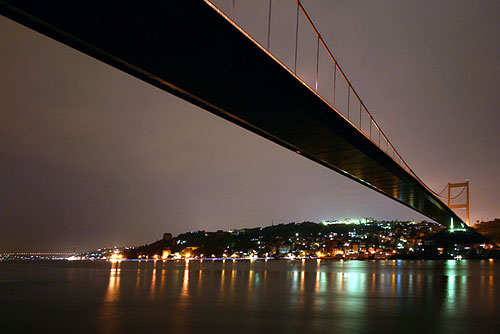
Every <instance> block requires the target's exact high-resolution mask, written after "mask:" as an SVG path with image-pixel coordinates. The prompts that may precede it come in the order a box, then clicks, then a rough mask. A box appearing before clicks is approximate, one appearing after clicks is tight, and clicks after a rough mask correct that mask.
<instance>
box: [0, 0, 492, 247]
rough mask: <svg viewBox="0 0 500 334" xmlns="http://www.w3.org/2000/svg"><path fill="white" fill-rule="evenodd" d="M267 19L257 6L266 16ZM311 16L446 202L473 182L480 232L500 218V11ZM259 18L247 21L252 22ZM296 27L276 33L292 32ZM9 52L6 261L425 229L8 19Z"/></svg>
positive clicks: (378, 200) (385, 202) (332, 11)
mask: <svg viewBox="0 0 500 334" xmlns="http://www.w3.org/2000/svg"><path fill="white" fill-rule="evenodd" d="M239 2H240V3H241V0H237V1H236V4H237V6H238V3H239ZM285 2H291V3H292V5H293V3H294V1H291V0H287V1H285V0H283V1H274V2H273V3H276V6H277V7H276V8H279V6H283V8H285V7H286V4H284V3H285ZM218 3H223V1H218ZM226 3H230V1H226ZM248 3H249V2H247V4H248ZM252 3H253V2H252ZM265 3H267V2H262V1H260V2H259V1H257V2H255V6H257V7H256V8H261V9H262V10H261V9H259V10H260V11H261V12H263V13H265V9H266V8H267V7H266V6H265ZM304 5H305V7H306V8H307V9H308V11H309V13H310V15H311V16H312V18H313V19H314V21H315V23H316V24H317V25H318V26H319V28H320V31H321V33H322V36H323V38H324V39H325V40H326V41H327V42H328V44H329V46H330V47H331V49H332V50H333V52H334V54H335V56H336V58H337V60H338V61H339V63H340V64H341V66H342V67H343V69H344V70H345V71H346V72H347V74H348V76H349V78H350V79H351V81H352V83H353V85H354V87H355V88H356V90H357V91H358V93H359V94H360V95H361V97H362V98H363V100H364V102H365V104H366V105H367V106H368V108H369V109H370V110H371V111H372V113H373V115H374V116H375V118H376V120H377V122H378V123H379V124H380V125H381V126H382V129H383V130H384V131H385V133H386V134H387V136H388V137H389V139H390V140H391V141H392V143H393V144H394V145H395V147H396V148H397V149H398V151H399V152H400V153H401V154H402V156H403V157H404V158H405V160H406V161H407V162H408V164H409V165H410V166H411V167H412V168H413V170H414V171H415V172H416V173H417V174H418V175H419V176H420V178H421V179H423V180H424V182H425V183H426V184H427V185H428V186H430V187H431V188H432V189H434V190H435V191H440V190H441V189H442V188H443V187H444V186H445V184H446V183H447V182H448V181H449V180H450V181H453V182H462V181H464V180H465V179H467V178H468V179H469V180H470V190H471V220H472V221H473V222H475V221H476V220H481V219H484V220H486V219H493V218H495V217H500V205H499V204H500V199H499V197H500V196H499V191H498V189H499V188H500V176H499V166H500V134H499V128H500V103H499V98H498V94H499V88H500V43H499V42H500V41H499V36H500V20H499V19H498V18H499V17H500V2H499V1H496V0H490V1H469V0H464V1H439V2H437V1H434V0H433V1H400V0H394V1H347V0H345V1H331V0H323V1H319V0H315V1H311V0H310V1H304ZM258 6H260V7H258ZM226 8H227V7H226ZM277 11H278V10H276V12H277ZM257 12H258V10H256V12H253V11H252V10H243V9H242V8H241V7H237V8H236V15H237V18H240V19H242V20H247V21H254V22H258V19H257V18H254V17H255V16H253V15H255V13H257ZM292 13H293V14H294V12H293V11H292ZM276 15H277V14H276ZM284 16H287V15H284ZM259 17H260V16H259ZM264 17H265V16H264ZM291 19H294V16H293V15H292V16H291V17H290V16H287V17H283V18H277V17H273V24H275V25H287V24H288V25H290V27H291V29H292V30H293V27H294V24H295V23H294V21H293V20H292V21H290V20H291ZM264 22H265V20H262V23H261V24H258V25H257V28H255V29H256V30H255V31H256V33H257V35H259V34H260V35H262V34H263V32H264V31H263V30H262V29H265V27H266V26H265V24H264ZM262 27H264V28H262ZM292 32H293V31H292ZM288 42H289V38H286V37H275V38H274V39H272V43H271V50H272V51H274V52H277V53H279V52H281V54H288V56H292V54H290V53H291V52H293V51H290V52H288V50H290V45H289V43H288ZM0 43H1V44H0V45H1V47H0V102H1V108H0V162H1V163H0V173H1V174H0V175H1V177H0V189H1V190H0V228H1V230H0V251H19V250H32V251H34V250H66V251H70V250H72V246H73V244H76V245H77V247H78V249H79V250H86V249H91V248H96V247H104V246H112V245H118V246H120V245H139V244H144V243H149V242H151V241H154V240H156V239H158V238H160V237H161V235H162V233H164V232H172V233H173V234H178V233H181V232H184V231H188V230H198V229H204V230H210V231H213V230H217V229H228V228H243V227H255V226H262V225H270V224H271V222H272V221H274V223H282V222H283V223H284V222H292V221H295V222H302V221H304V220H308V221H316V222H319V221H321V220H325V219H338V218H345V217H373V218H376V219H389V220H392V219H405V220H406V219H415V220H422V219H426V218H425V217H423V216H422V215H420V214H418V213H416V212H414V211H412V210H410V209H408V208H406V207H404V206H402V205H400V204H398V203H396V202H394V201H392V200H390V199H388V198H386V197H384V196H382V195H379V194H377V193H376V192H374V191H372V190H369V189H368V188H365V187H363V186H362V185H360V184H358V183H355V182H353V181H351V180H349V179H347V178H345V177H343V176H341V175H339V174H337V173H335V172H332V171H331V170H329V169H326V168H325V167H322V166H319V165H317V164H315V163H313V162H312V161H309V160H307V159H306V158H304V157H302V156H300V155H297V154H294V153H293V152H290V151H288V150H286V149H283V148H282V147H280V146H278V145H276V144H274V143H271V142H269V141H267V140H265V139H263V138H260V137H258V136H257V135H255V134H253V133H250V132H248V131H246V130H244V129H241V128H239V127H237V126H236V125H233V124H232V123H229V122H228V121H225V120H223V119H220V118H218V117H217V116H214V115H212V114H210V113H208V112H206V111H204V110H202V109H200V108H198V107H195V106H193V105H191V104H189V103H187V102H185V101H183V100H180V99H179V98H177V97H174V96H172V95H170V94H168V93H166V92H164V91H161V90H159V89H157V88H155V87H152V86H150V85H148V84H146V83H144V82H142V81H140V80H138V79H136V78H134V77H131V76H130V75H128V74H125V73H122V72H120V71H118V70H116V69H114V68H112V67H110V66H108V65H105V64H103V63H101V62H99V61H97V60H95V59H92V58H90V57H88V56H86V55H84V54H82V53H80V52H78V51H75V50H73V49H70V48H69V47H66V46H64V45H62V44H60V43H58V42H55V41H53V40H51V39H49V38H47V37H45V36H42V35H40V34H38V33H36V32H34V31H31V30H29V29H28V28H25V27H23V26H21V25H19V24H17V23H14V22H12V21H10V20H8V19H6V18H4V17H0ZM462 216H463V215H462Z"/></svg>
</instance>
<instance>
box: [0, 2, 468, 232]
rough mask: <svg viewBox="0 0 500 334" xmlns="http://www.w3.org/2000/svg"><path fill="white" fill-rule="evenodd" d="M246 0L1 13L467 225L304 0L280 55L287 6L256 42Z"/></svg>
mask: <svg viewBox="0 0 500 334" xmlns="http://www.w3.org/2000/svg"><path fill="white" fill-rule="evenodd" d="M238 3H240V1H235V0H229V1H225V3H223V1H222V0H221V1H215V0H214V1H208V0H169V1H147V2H144V1H123V0H122V1H104V2H94V1H79V0H78V1H76V0H75V1H63V0H51V1H38V0H0V13H1V14H2V15H4V16H6V17H8V18H10V19H12V20H14V21H17V22H19V23H21V24H23V25H25V26H27V27H30V28H32V29H34V30H36V31H38V32H40V33H43V34H45V35H47V36H49V37H51V38H53V39H55V40H58V41H60V42H62V43H64V44H67V45H69V46H71V47H73V48H75V49H77V50H80V51H81V52H84V53H86V54H87V55H90V56H92V57H94V58H97V59H99V60H101V61H103V62H105V63H107V64H109V65H111V66H114V67H115V68H118V69H120V70H123V71H125V72H127V73H129V74H131V75H133V76H135V77H137V78H139V79H141V80H144V81H146V82H148V83H150V84H152V85H154V86H156V87H159V88H161V89H163V90H165V91H167V92H169V93H171V94H174V95H176V96H178V97H180V98H182V99H184V100H186V101H189V102H191V103H193V104H195V105H197V106H199V107H201V108H203V109H205V110H207V111H209V112H212V113H214V114H216V115H218V116H220V117H222V118H225V119H227V120H229V121H231V122H233V123H235V124H237V125H239V126H242V127H243V128H246V129H248V130H250V131H252V132H254V133H256V134H258V135H260V136H263V137H265V138H267V139H269V140H271V141H273V142H275V143H277V144H279V145H281V146H283V147H285V148H287V149H290V150H292V151H294V152H296V153H297V154H300V155H303V156H304V157H307V158H309V159H311V160H313V161H315V162H317V163H319V164H321V165H323V166H325V167H327V168H330V169H331V170H334V171H336V172H338V173H340V174H342V175H344V176H346V177H348V178H350V179H352V180H354V181H356V182H359V183H361V184H363V185H364V186H366V187H368V188H370V189H372V190H375V191H377V192H379V193H381V194H383V195H385V196H387V197H389V198H391V199H393V200H395V201H397V202H399V203H401V204H403V205H406V206H407V207H410V208H412V209H414V210H416V211H418V212H420V213H422V214H423V215H425V216H427V217H429V218H431V219H433V220H435V221H436V222H438V223H440V224H442V225H444V226H446V227H451V228H452V229H453V228H460V229H467V225H466V224H465V223H464V222H463V221H462V220H461V219H460V218H459V217H458V216H457V215H456V214H455V213H454V212H453V211H452V210H451V209H450V207H449V206H448V205H446V204H445V203H443V202H442V200H441V199H440V194H438V193H435V192H434V191H432V189H430V188H429V187H427V186H426V185H425V183H424V182H423V181H422V180H421V179H420V178H419V177H418V176H417V175H416V174H415V173H414V172H413V171H412V169H411V168H410V167H409V166H408V164H407V163H406V162H405V160H404V159H403V158H402V155H401V154H400V153H399V152H398V151H397V150H396V148H395V147H394V145H393V144H392V143H391V142H390V141H389V139H388V138H387V136H386V135H385V134H384V132H383V131H382V129H381V127H380V125H379V124H378V123H377V122H376V121H375V119H374V118H373V116H372V114H371V113H370V111H369V109H368V108H367V106H366V105H365V103H364V102H363V101H362V99H361V98H360V96H359V94H358V93H357V91H356V90H355V89H354V87H353V85H352V83H351V82H350V81H349V79H348V77H347V75H346V73H345V72H344V71H343V70H342V68H341V66H340V65H339V63H338V62H337V60H336V59H335V57H334V55H333V53H332V52H331V50H330V48H329V47H328V44H327V42H326V41H325V40H324V39H323V38H322V36H321V34H320V31H319V29H318V27H317V26H316V25H315V24H314V21H313V19H312V18H311V17H310V16H309V14H308V12H307V10H306V8H304V6H303V4H302V3H301V2H300V1H299V0H296V1H293V0H291V1H290V2H289V5H290V6H293V8H291V9H290V10H289V11H287V12H288V13H292V15H291V17H290V18H287V20H288V21H290V22H295V24H294V26H293V28H291V29H290V30H291V31H290V33H291V34H292V36H294V38H292V40H294V42H292V45H291V46H290V50H291V52H290V53H289V55H288V56H287V57H281V58H280V57H279V56H277V55H276V54H275V53H273V52H272V50H273V43H272V42H273V34H274V33H276V32H275V31H274V30H275V29H272V27H273V26H272V22H273V18H274V19H275V18H276V17H277V15H282V13H280V11H279V7H277V6H276V4H274V6H273V2H272V0H268V2H267V3H265V15H264V17H262V18H261V19H262V22H261V24H260V25H261V26H262V27H264V30H266V31H265V33H264V34H263V37H261V38H260V39H259V38H258V37H255V36H253V35H252V34H251V33H250V32H249V31H247V29H244V27H243V26H242V25H241V24H240V23H239V22H238V19H237V15H236V13H237V10H238V7H237V6H238ZM248 3H250V2H247V4H248ZM252 3H253V2H252ZM263 3H264V2H263ZM304 29H307V30H308V31H309V32H310V34H309V37H308V43H304V37H303V36H304ZM261 35H262V34H261ZM304 44H309V47H307V50H306V51H307V52H308V53H309V54H312V55H313V56H312V57H310V58H311V59H309V60H308V61H301V59H302V58H303V54H304V52H305V51H304V50H303V47H301V45H304ZM285 58H286V59H285ZM301 67H302V68H301ZM449 197H450V194H449V193H448V198H449Z"/></svg>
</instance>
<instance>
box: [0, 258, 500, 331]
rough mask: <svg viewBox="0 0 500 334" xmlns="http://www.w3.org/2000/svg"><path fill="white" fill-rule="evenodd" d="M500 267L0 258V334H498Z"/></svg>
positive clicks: (445, 263) (439, 263)
mask: <svg viewBox="0 0 500 334" xmlns="http://www.w3.org/2000/svg"><path fill="white" fill-rule="evenodd" d="M499 287H500V261H498V260H496V261H493V260H489V261H488V260H463V261H455V260H450V261H401V260H399V261H392V260H388V261H345V262H333V261H324V260H323V261H316V260H307V261H301V260H295V261H276V260H269V261H263V260H262V261H260V260H258V261H252V262H251V261H236V262H233V261H231V260H227V261H224V262H222V261H209V260H204V261H189V262H187V263H186V262H184V261H175V262H174V261H168V262H163V261H156V262H153V261H149V262H146V261H142V262H135V261H134V262H132V261H123V262H116V263H109V262H54V261H51V262H25V263H8V262H4V263H0V332H1V333H35V332H42V333H45V332H48V333H50V332H54V333H60V332H67V333H110V334H111V333H272V332H274V333H284V332H286V333H402V332H404V333H495V334H498V333H499V332H500V288H499Z"/></svg>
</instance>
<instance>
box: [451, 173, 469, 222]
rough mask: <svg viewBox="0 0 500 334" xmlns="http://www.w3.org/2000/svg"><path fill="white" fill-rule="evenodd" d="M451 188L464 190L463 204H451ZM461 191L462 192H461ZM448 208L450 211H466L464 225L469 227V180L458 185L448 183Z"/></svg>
mask: <svg viewBox="0 0 500 334" xmlns="http://www.w3.org/2000/svg"><path fill="white" fill-rule="evenodd" d="M452 188H464V189H465V190H466V202H465V204H451V200H452V199H453V198H451V189H452ZM462 191H463V190H462ZM448 207H449V208H450V209H464V208H465V209H466V215H467V216H466V218H465V223H466V224H467V225H468V226H470V202H469V180H468V179H467V180H466V181H465V182H460V183H451V182H449V181H448Z"/></svg>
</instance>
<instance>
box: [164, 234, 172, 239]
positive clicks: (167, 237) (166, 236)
mask: <svg viewBox="0 0 500 334" xmlns="http://www.w3.org/2000/svg"><path fill="white" fill-rule="evenodd" d="M163 240H165V241H172V233H163Z"/></svg>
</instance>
